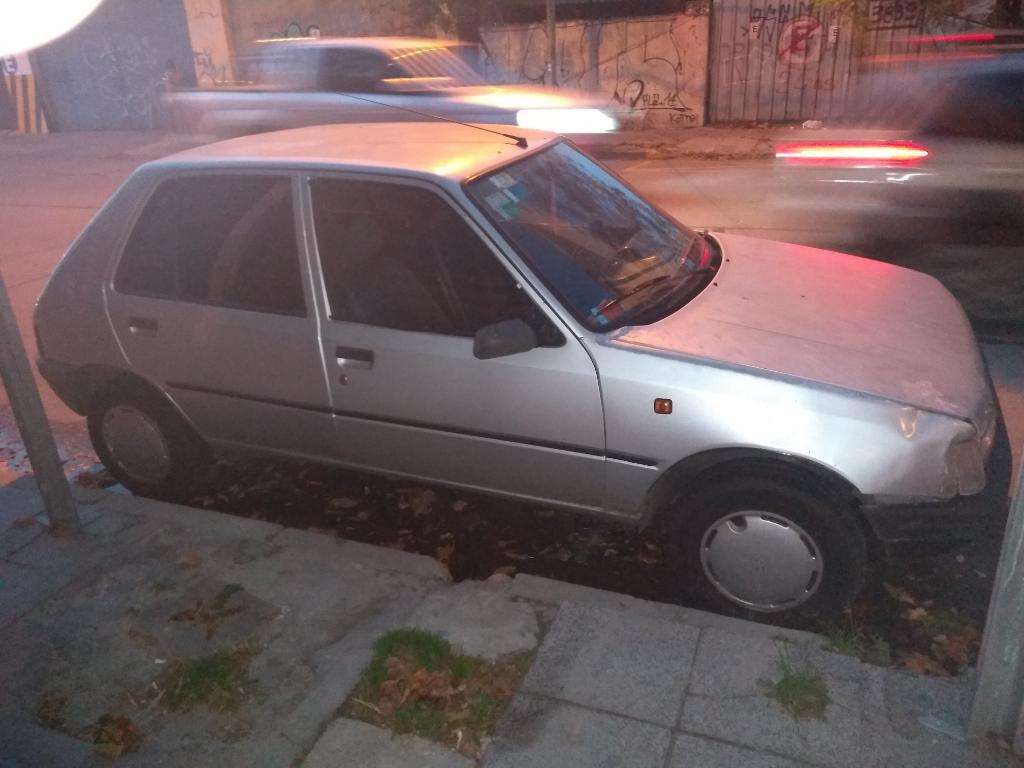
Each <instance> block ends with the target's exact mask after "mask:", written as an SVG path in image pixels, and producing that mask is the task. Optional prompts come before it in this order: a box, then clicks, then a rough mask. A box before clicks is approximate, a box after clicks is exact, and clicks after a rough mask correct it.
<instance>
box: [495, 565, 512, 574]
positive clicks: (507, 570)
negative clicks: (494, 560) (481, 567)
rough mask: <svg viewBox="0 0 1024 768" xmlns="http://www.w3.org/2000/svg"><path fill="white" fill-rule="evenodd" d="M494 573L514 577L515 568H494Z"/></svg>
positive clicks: (507, 566) (504, 566) (508, 566)
mask: <svg viewBox="0 0 1024 768" xmlns="http://www.w3.org/2000/svg"><path fill="white" fill-rule="evenodd" d="M494 572H495V573H497V574H500V575H502V576H515V574H516V567H515V566H514V565H503V566H501V567H500V568H495V569H494Z"/></svg>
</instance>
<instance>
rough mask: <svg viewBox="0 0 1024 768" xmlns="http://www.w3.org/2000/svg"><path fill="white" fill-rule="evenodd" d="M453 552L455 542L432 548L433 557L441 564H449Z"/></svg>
mask: <svg viewBox="0 0 1024 768" xmlns="http://www.w3.org/2000/svg"><path fill="white" fill-rule="evenodd" d="M454 554H455V544H442V545H441V546H440V547H438V548H437V549H435V550H434V557H435V558H436V559H437V561H438V562H439V563H441V564H442V565H449V564H450V563H451V561H452V555H454Z"/></svg>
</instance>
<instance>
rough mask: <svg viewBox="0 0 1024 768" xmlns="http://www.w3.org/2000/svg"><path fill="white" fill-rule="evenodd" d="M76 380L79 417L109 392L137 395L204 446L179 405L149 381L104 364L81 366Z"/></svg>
mask: <svg viewBox="0 0 1024 768" xmlns="http://www.w3.org/2000/svg"><path fill="white" fill-rule="evenodd" d="M76 379H77V381H76V387H75V389H76V395H77V397H76V400H77V403H78V405H79V407H80V408H81V410H80V411H79V410H78V408H76V409H75V410H76V411H78V412H79V413H81V414H82V415H88V414H89V413H90V412H91V411H92V410H93V409H95V408H96V407H97V406H98V405H99V404H100V403H101V402H102V401H103V399H104V398H106V397H108V396H109V394H110V393H112V392H115V391H118V390H126V391H133V392H141V393H144V394H145V395H146V396H147V397H150V398H152V399H153V400H154V402H157V403H159V404H160V405H161V406H162V407H164V408H167V409H168V410H169V411H171V412H172V413H173V414H174V415H175V416H176V417H177V418H178V419H179V420H180V421H181V423H182V424H184V425H185V427H186V429H188V431H189V432H191V434H192V436H193V437H194V438H195V439H196V440H198V441H199V442H200V443H202V444H203V445H206V441H205V440H204V439H203V437H202V435H201V434H200V433H199V430H197V429H196V427H195V425H194V424H193V423H192V420H191V419H189V417H188V416H187V415H186V414H185V412H184V411H183V410H182V409H181V406H179V405H178V403H177V402H176V401H175V400H174V398H172V397H171V396H170V395H168V394H167V392H165V391H164V390H163V389H161V388H160V387H159V386H157V385H156V384H154V383H153V382H152V381H150V380H149V379H146V378H145V377H143V376H139V375H138V374H137V373H134V372H132V371H126V370H124V369H123V368H115V367H113V366H107V365H87V366H83V367H82V368H81V369H80V370H79V371H78V372H77V374H76Z"/></svg>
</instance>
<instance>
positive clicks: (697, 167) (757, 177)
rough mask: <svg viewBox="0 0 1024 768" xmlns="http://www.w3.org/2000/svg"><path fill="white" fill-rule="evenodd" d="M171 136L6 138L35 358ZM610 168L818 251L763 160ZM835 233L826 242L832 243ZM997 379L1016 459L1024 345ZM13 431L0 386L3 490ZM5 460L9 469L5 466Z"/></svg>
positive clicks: (3, 204)
mask: <svg viewBox="0 0 1024 768" xmlns="http://www.w3.org/2000/svg"><path fill="white" fill-rule="evenodd" d="M181 145H182V144H181V142H180V141H179V140H177V139H175V138H173V137H161V136H158V135H153V134H144V133H142V134H140V133H101V134H56V135H52V136H41V137H25V136H18V135H14V134H0V179H2V180H3V190H4V194H3V195H2V196H0V243H2V245H0V269H2V272H3V276H4V280H5V281H6V283H7V290H8V292H9V294H10V296H11V301H12V304H13V305H14V309H15V312H16V314H17V318H18V324H19V327H20V329H21V331H22V337H23V339H24V341H25V345H26V347H27V349H28V353H29V356H30V358H31V359H35V354H36V349H35V338H34V334H33V333H32V307H33V305H34V304H35V301H36V299H37V298H38V296H39V293H40V292H41V290H42V288H43V286H44V284H45V281H46V279H47V278H48V276H49V275H50V273H51V272H52V271H53V269H54V267H55V266H56V264H57V262H58V261H59V260H60V257H61V255H62V254H63V252H64V251H65V249H66V248H67V247H68V246H69V245H70V243H71V242H72V240H73V239H74V237H75V236H76V235H77V234H78V233H79V232H80V231H81V230H82V228H83V227H84V226H85V225H86V223H87V222H88V221H89V219H90V218H91V217H92V215H93V214H94V213H95V212H96V211H97V210H98V209H99V207H100V206H101V205H102V204H103V202H104V201H105V200H106V199H107V197H108V196H109V195H110V194H111V193H112V192H113V191H114V190H115V189H116V188H117V186H118V185H119V184H120V183H121V181H123V179H124V178H125V177H126V176H127V175H128V174H129V173H130V172H131V171H132V170H133V169H134V168H135V167H136V166H137V165H138V164H140V163H141V162H144V161H146V160H148V159H153V158H156V157H159V156H161V155H164V154H167V153H169V152H172V151H174V150H175V149H177V148H178V147H179V146H181ZM609 164H610V165H611V166H612V167H613V168H615V169H616V170H617V171H618V172H620V173H621V174H622V175H624V176H625V177H626V178H627V179H629V180H630V181H631V182H632V183H633V184H634V185H636V186H637V187H638V188H639V189H640V190H641V191H642V192H644V193H645V194H647V195H649V196H650V197H652V198H653V199H654V200H656V201H657V202H658V203H659V204H660V205H661V206H663V207H664V208H666V209H667V210H669V211H671V212H672V213H673V214H675V215H676V216H677V217H678V218H679V219H680V220H682V221H683V222H685V223H687V224H689V225H691V226H693V227H698V228H705V227H706V228H708V229H713V230H724V231H729V232H737V233H742V234H748V235H752V236H757V237H765V238H769V239H777V240H786V241H790V242H804V243H808V244H814V243H815V242H817V239H818V238H819V237H820V236H821V234H822V233H820V232H816V231H814V230H810V229H801V228H800V227H799V222H798V221H797V222H796V226H794V219H793V218H792V217H787V218H786V220H785V221H786V223H785V224H784V225H780V221H779V218H778V216H777V214H776V209H775V207H774V206H772V205H770V204H769V203H770V201H772V200H773V199H774V198H773V196H774V195H777V193H778V190H776V189H774V185H775V182H774V181H773V179H772V176H771V173H770V166H769V164H768V163H766V162H764V161H707V160H664V159H663V160H613V161H610V162H609ZM834 236H835V233H830V234H829V237H830V238H833V239H834ZM986 355H987V356H988V358H989V360H990V364H991V366H992V372H993V378H994V379H995V381H996V385H997V389H998V390H999V395H1000V400H1001V402H1002V405H1003V409H1004V412H1005V413H1006V416H1007V421H1008V424H1009V429H1010V438H1011V441H1012V442H1013V445H1014V446H1015V447H1017V449H1016V450H1015V458H1016V459H1017V460H1018V461H1019V446H1020V445H1021V443H1022V442H1024V347H1016V346H992V345H986ZM40 390H41V392H42V395H43V402H44V406H45V407H46V411H47V414H48V415H49V417H50V420H51V423H52V424H53V426H54V429H55V431H56V433H57V435H58V438H59V441H60V444H61V448H62V451H63V453H64V454H65V456H66V457H67V458H69V459H71V460H72V463H75V462H76V461H77V462H79V463H81V464H86V463H91V461H93V460H94V459H93V458H92V456H91V453H90V452H89V449H88V441H87V438H86V436H85V430H84V424H83V420H82V418H81V417H79V416H77V415H76V414H74V413H73V412H71V411H70V410H69V409H68V408H67V407H66V406H65V405H64V404H63V403H61V402H60V401H59V400H58V399H57V397H56V396H55V395H54V394H53V392H52V391H51V390H50V389H49V387H48V386H47V385H46V384H45V382H42V381H41V380H40ZM15 443H16V433H15V431H14V429H13V421H12V418H11V414H10V407H9V403H8V400H7V396H6V393H5V392H4V391H3V389H2V388H0V484H2V483H3V482H5V473H6V476H9V475H10V474H11V472H13V471H16V468H15V469H12V467H11V466H10V464H11V462H12V459H11V457H12V456H13V457H14V459H13V461H14V463H18V462H21V459H19V458H18V453H17V445H16V444H15ZM5 461H6V462H7V465H8V466H7V467H6V469H5V468H4V464H5Z"/></svg>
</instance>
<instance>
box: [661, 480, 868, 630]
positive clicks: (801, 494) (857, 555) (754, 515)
mask: <svg viewBox="0 0 1024 768" xmlns="http://www.w3.org/2000/svg"><path fill="white" fill-rule="evenodd" d="M675 513H676V516H677V517H676V521H677V529H678V530H679V531H680V535H681V537H682V544H683V546H684V550H685V551H684V556H683V562H684V567H685V568H686V569H687V571H688V574H687V578H688V579H691V578H695V579H696V580H697V582H698V583H699V584H700V585H701V586H702V587H703V591H704V592H705V593H706V594H707V595H708V596H710V597H711V598H712V600H713V601H714V602H716V603H718V604H720V605H723V606H729V607H732V608H739V609H745V610H749V611H756V612H760V613H781V612H790V613H797V612H799V613H828V612H834V611H839V610H841V609H842V608H843V607H845V605H846V604H847V603H849V601H850V600H852V599H853V598H854V597H855V596H856V594H857V593H858V592H859V591H860V588H861V586H862V585H863V583H864V577H865V570H866V564H867V542H866V539H865V536H864V532H863V530H862V529H861V526H860V524H859V522H858V521H857V520H856V518H855V517H854V516H853V514H852V512H851V511H850V510H847V509H845V508H844V505H843V504H842V502H841V500H840V499H839V498H838V497H834V496H832V495H830V494H828V493H825V492H823V491H822V490H821V489H818V488H817V487H814V486H813V485H810V484H808V485H806V486H805V484H804V483H803V482H802V481H801V480H799V479H797V478H793V477H785V478H783V477H772V476H769V475H764V476H761V475H757V476H750V477H747V478H742V479H740V478H736V479H727V480H725V479H723V480H718V481H716V482H713V483H712V484H710V485H708V486H706V487H704V488H703V489H701V490H700V491H698V492H697V493H696V494H695V495H693V496H690V498H689V500H685V499H683V500H680V502H679V504H678V508H677V509H676V510H675ZM683 586H685V585H683Z"/></svg>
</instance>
